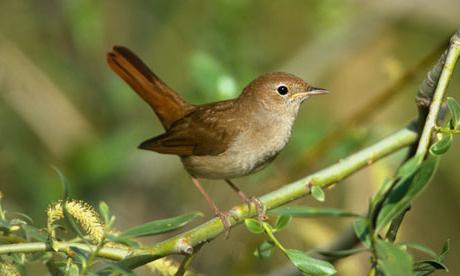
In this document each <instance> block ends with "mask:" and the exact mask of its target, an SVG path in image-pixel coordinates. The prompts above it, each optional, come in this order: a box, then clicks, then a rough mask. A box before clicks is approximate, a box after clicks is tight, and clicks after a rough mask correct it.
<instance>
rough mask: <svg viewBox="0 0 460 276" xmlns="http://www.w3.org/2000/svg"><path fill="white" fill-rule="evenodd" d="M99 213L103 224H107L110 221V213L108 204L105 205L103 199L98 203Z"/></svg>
mask: <svg viewBox="0 0 460 276" xmlns="http://www.w3.org/2000/svg"><path fill="white" fill-rule="evenodd" d="M99 213H101V216H102V219H103V220H104V224H105V225H109V224H110V223H111V219H112V215H111V214H110V208H109V205H107V203H105V202H104V201H101V202H100V203H99Z"/></svg>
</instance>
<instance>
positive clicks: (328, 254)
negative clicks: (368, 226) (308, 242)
mask: <svg viewBox="0 0 460 276" xmlns="http://www.w3.org/2000/svg"><path fill="white" fill-rule="evenodd" d="M366 251H369V248H364V247H361V248H352V249H346V250H336V251H323V250H318V251H317V252H318V253H319V254H321V255H323V256H326V257H334V258H345V257H348V256H351V255H354V254H357V253H361V252H366Z"/></svg>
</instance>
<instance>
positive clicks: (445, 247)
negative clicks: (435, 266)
mask: <svg viewBox="0 0 460 276" xmlns="http://www.w3.org/2000/svg"><path fill="white" fill-rule="evenodd" d="M449 247H450V239H447V240H446V241H445V242H444V245H443V246H442V249H441V252H440V253H439V256H438V261H440V262H442V261H444V259H445V258H446V255H447V253H449Z"/></svg>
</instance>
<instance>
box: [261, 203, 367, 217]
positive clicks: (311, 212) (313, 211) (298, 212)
mask: <svg viewBox="0 0 460 276" xmlns="http://www.w3.org/2000/svg"><path fill="white" fill-rule="evenodd" d="M270 213H272V214H277V215H284V216H293V217H360V215H358V214H355V213H353V212H350V211H346V210H341V209H336V208H317V207H308V206H287V207H279V208H276V209H273V210H271V211H270Z"/></svg>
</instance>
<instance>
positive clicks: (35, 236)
mask: <svg viewBox="0 0 460 276" xmlns="http://www.w3.org/2000/svg"><path fill="white" fill-rule="evenodd" d="M22 229H23V230H24V233H25V235H26V238H27V240H28V241H41V242H45V241H46V240H47V239H48V235H47V234H45V232H44V231H40V230H39V229H37V228H35V227H33V226H30V225H24V226H22Z"/></svg>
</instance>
